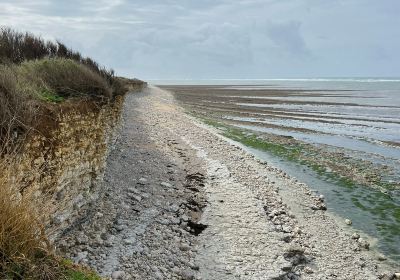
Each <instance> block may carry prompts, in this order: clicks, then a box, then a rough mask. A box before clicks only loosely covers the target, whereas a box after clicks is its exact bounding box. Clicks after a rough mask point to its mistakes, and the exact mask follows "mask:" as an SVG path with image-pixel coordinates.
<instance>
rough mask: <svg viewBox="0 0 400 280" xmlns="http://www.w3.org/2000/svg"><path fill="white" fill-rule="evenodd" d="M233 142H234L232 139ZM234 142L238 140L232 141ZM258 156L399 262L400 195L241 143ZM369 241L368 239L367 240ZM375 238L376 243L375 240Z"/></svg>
mask: <svg viewBox="0 0 400 280" xmlns="http://www.w3.org/2000/svg"><path fill="white" fill-rule="evenodd" d="M234 142H235V141H234ZM235 143H237V142H235ZM237 144H239V145H240V146H242V147H244V148H245V149H246V150H247V151H249V152H250V153H252V154H253V155H255V156H256V157H257V158H259V159H261V160H263V161H266V162H268V164H270V165H272V166H274V167H277V168H279V169H282V170H284V171H285V172H286V173H287V174H288V175H290V176H292V177H295V178H297V179H298V180H299V181H300V182H303V183H305V184H307V185H308V186H309V187H310V188H311V189H312V190H313V191H315V192H317V193H319V194H323V195H324V196H325V198H326V204H327V207H328V211H332V213H333V214H335V215H337V216H339V217H342V218H343V219H346V218H348V219H351V220H352V222H353V224H352V227H353V228H354V229H355V230H356V231H360V232H362V233H365V234H367V235H369V236H370V237H372V238H373V239H374V240H372V244H371V247H372V249H378V250H379V251H380V252H382V253H384V254H385V255H387V256H388V257H389V258H390V259H391V260H390V261H393V262H395V263H400V246H399V244H400V198H399V197H400V196H399V195H392V196H390V195H388V194H384V193H382V192H381V191H378V190H375V189H372V188H369V187H365V186H361V185H356V186H348V185H344V184H341V183H340V182H339V181H335V180H334V179H332V176H328V174H325V175H324V174H318V173H317V172H316V171H314V170H312V169H311V168H309V167H307V166H304V165H301V164H298V163H294V162H291V161H288V160H285V159H282V158H279V157H276V156H274V155H272V154H270V153H268V152H265V151H260V150H257V149H254V148H251V147H247V146H243V145H242V144H240V143H237ZM370 241H371V240H370ZM374 241H376V242H374Z"/></svg>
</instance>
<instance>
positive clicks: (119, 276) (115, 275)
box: [111, 270, 125, 279]
mask: <svg viewBox="0 0 400 280" xmlns="http://www.w3.org/2000/svg"><path fill="white" fill-rule="evenodd" d="M124 277H125V272H124V271H122V270H118V271H114V272H113V273H112V274H111V278H112V279H124Z"/></svg>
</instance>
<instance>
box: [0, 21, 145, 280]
mask: <svg viewBox="0 0 400 280" xmlns="http://www.w3.org/2000/svg"><path fill="white" fill-rule="evenodd" d="M142 85H143V82H141V81H139V80H136V79H135V80H131V79H126V78H120V77H116V76H115V74H114V71H113V70H108V69H106V68H104V67H102V66H100V65H99V64H98V63H97V62H95V61H94V60H92V59H90V58H86V57H83V56H82V55H81V54H80V53H79V52H75V51H73V50H71V49H69V48H67V47H66V46H65V45H64V44H62V43H61V42H58V41H57V42H52V41H45V40H43V39H42V38H39V37H36V36H34V35H32V34H30V33H20V32H15V31H13V30H11V29H9V28H2V29H1V30H0V169H1V170H10V169H11V170H12V168H6V167H9V166H12V165H13V164H18V163H17V162H16V160H15V159H16V158H17V155H18V154H19V153H20V152H21V151H20V148H21V146H22V144H23V143H25V142H26V141H27V140H28V139H29V137H30V136H31V135H32V134H35V133H36V134H37V133H39V134H41V135H46V133H48V130H49V129H50V128H51V127H54V126H57V125H58V124H57V123H56V118H55V117H54V116H55V115H56V114H57V113H58V112H60V111H63V110H68V109H70V108H75V109H79V110H98V109H99V108H101V106H102V105H103V104H107V103H109V102H113V100H114V99H115V98H117V96H120V95H123V94H125V93H126V91H127V90H130V89H132V88H134V87H140V86H142ZM39 176H40V174H39ZM21 183H22V182H19V181H18V180H15V178H14V177H13V174H12V172H11V171H8V172H1V174H0V278H2V279H3V278H6V279H49V280H51V279H71V280H74V279H76V280H77V279H82V280H85V279H87V280H95V279H100V278H99V277H98V276H97V275H96V274H95V273H94V272H92V271H90V270H88V269H86V268H83V267H81V266H77V265H74V264H72V262H70V261H68V260H63V259H62V258H60V257H58V256H56V255H55V253H54V250H53V248H52V245H51V244H50V242H49V241H48V238H47V236H46V232H45V225H44V221H43V217H42V215H41V214H42V213H43V209H40V207H39V205H37V202H36V201H37V199H36V198H35V197H34V196H33V195H32V194H29V193H26V194H25V193H22V191H23V190H22V189H21Z"/></svg>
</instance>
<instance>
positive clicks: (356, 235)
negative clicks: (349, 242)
mask: <svg viewBox="0 0 400 280" xmlns="http://www.w3.org/2000/svg"><path fill="white" fill-rule="evenodd" d="M351 238H353V239H359V238H360V235H359V234H358V233H357V232H355V233H353V235H352V236H351Z"/></svg>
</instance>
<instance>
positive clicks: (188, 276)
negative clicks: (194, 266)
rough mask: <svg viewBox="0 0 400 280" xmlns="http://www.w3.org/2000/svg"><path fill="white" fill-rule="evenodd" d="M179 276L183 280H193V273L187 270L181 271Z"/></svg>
mask: <svg viewBox="0 0 400 280" xmlns="http://www.w3.org/2000/svg"><path fill="white" fill-rule="evenodd" d="M180 275H181V277H182V279H183V280H193V279H194V273H193V271H191V270H189V269H185V270H183V271H181V273H180Z"/></svg>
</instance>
